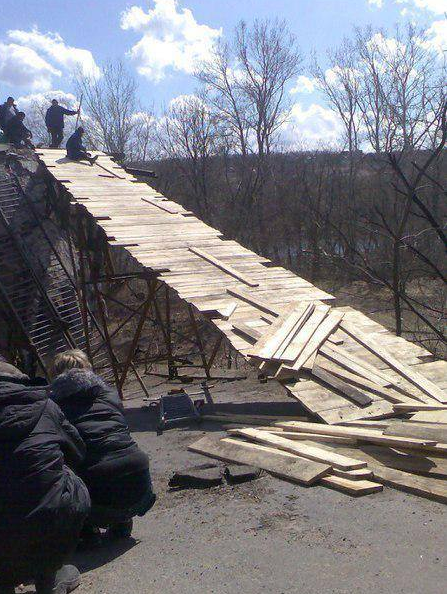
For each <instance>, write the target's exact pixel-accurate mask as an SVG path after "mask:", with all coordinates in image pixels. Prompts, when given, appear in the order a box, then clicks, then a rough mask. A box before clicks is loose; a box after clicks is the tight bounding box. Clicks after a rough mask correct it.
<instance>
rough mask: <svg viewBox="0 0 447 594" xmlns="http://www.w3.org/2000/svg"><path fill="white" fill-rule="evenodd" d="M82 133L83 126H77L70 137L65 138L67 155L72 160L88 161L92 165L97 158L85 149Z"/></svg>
mask: <svg viewBox="0 0 447 594" xmlns="http://www.w3.org/2000/svg"><path fill="white" fill-rule="evenodd" d="M83 135H84V128H81V127H79V128H78V129H77V130H76V131H75V132H73V134H72V135H71V136H70V138H69V139H68V140H67V144H66V147H67V157H68V158H69V159H72V160H73V161H88V162H89V163H90V165H93V164H94V163H95V161H96V159H97V158H98V155H96V157H92V156H91V154H90V153H88V152H87V149H86V148H85V146H84V145H83V144H82V136H83Z"/></svg>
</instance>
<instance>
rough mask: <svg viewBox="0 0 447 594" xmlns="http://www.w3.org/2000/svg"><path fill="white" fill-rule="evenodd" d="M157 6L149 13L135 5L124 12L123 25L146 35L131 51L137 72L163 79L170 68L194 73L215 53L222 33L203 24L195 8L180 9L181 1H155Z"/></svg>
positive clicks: (123, 27) (155, 78)
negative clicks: (212, 52)
mask: <svg viewBox="0 0 447 594" xmlns="http://www.w3.org/2000/svg"><path fill="white" fill-rule="evenodd" d="M153 4H154V7H153V8H150V9H149V10H148V11H147V12H145V11H144V10H143V9H142V8H141V7H139V6H132V7H130V8H128V9H127V10H125V11H124V12H123V13H122V15H121V28H122V29H124V30H130V29H131V30H133V31H137V32H139V33H142V35H143V36H142V38H141V39H140V41H138V42H137V43H136V44H135V45H134V46H133V47H132V48H131V50H130V51H129V56H130V57H131V59H132V60H133V61H134V63H135V65H136V68H137V71H138V72H139V73H140V74H141V75H143V76H147V77H148V78H151V79H152V80H154V81H160V80H161V79H163V78H164V77H165V76H166V73H167V71H168V70H174V71H179V72H186V73H188V74H191V73H192V72H194V70H195V69H196V68H197V66H198V65H199V64H200V62H202V61H203V60H206V59H207V58H208V57H209V56H210V53H211V50H212V47H213V45H214V43H215V41H216V40H217V39H218V38H219V37H220V35H221V34H222V30H221V29H213V28H211V27H208V25H201V24H199V23H198V22H197V21H196V19H195V17H194V15H193V13H192V12H191V10H189V9H188V8H181V9H180V8H179V6H178V3H177V0H154V3H153Z"/></svg>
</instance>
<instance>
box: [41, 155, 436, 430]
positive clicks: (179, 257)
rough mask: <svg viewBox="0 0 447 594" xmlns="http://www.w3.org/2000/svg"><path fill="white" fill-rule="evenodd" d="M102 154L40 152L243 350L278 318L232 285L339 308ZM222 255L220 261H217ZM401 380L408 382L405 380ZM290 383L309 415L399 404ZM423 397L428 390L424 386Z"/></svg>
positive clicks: (342, 416)
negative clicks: (249, 332) (254, 333)
mask: <svg viewBox="0 0 447 594" xmlns="http://www.w3.org/2000/svg"><path fill="white" fill-rule="evenodd" d="M97 154H98V155H99V158H98V161H97V164H96V165H94V166H93V167H91V166H90V165H89V164H87V163H77V162H73V161H70V160H69V159H67V158H66V157H65V151H62V150H55V149H39V150H38V155H39V156H40V160H41V161H42V163H43V164H44V165H45V166H46V167H47V169H48V171H49V172H50V173H51V175H52V176H53V177H54V178H55V179H56V180H57V181H58V182H60V183H61V184H62V185H63V186H64V187H65V188H66V189H67V190H68V192H69V193H70V194H71V196H72V197H73V203H75V204H79V205H82V207H83V208H85V210H86V212H87V213H88V214H89V215H91V216H92V217H94V218H95V220H96V221H97V224H98V225H100V226H101V227H102V228H103V229H104V231H105V232H106V234H107V237H108V239H109V242H110V245H112V246H122V248H123V249H125V250H126V251H127V252H128V253H129V254H131V255H132V256H133V257H134V258H135V259H136V260H137V261H138V262H139V263H140V264H142V265H143V266H144V267H146V268H148V269H154V270H160V269H166V272H162V273H161V274H160V280H162V281H164V282H165V283H166V284H167V285H169V287H170V288H171V289H173V290H174V291H175V292H176V293H177V294H178V295H179V296H180V297H181V298H182V299H184V300H185V301H186V302H187V303H189V304H191V305H192V306H194V307H195V308H196V309H197V310H198V311H199V312H201V313H202V314H204V315H207V316H208V317H209V318H210V319H211V320H212V322H213V323H214V324H215V326H216V327H217V328H218V329H219V330H220V331H221V332H222V333H223V334H224V335H225V336H226V338H227V339H228V340H229V341H230V342H231V343H232V345H233V346H234V347H235V348H236V349H237V350H239V351H240V352H241V353H242V354H246V353H247V352H248V351H249V350H250V348H251V347H252V345H253V342H249V341H248V339H247V340H246V339H245V338H244V337H243V335H241V334H240V333H238V332H236V331H235V329H234V328H233V325H232V324H233V323H235V322H239V323H243V324H246V325H248V326H250V327H252V328H255V329H256V330H258V331H259V332H261V333H262V332H264V331H265V330H266V329H267V328H268V327H269V321H268V318H269V316H268V314H266V313H265V312H263V311H261V310H260V309H259V308H258V307H255V306H253V305H251V304H250V303H247V301H245V300H241V299H239V298H238V297H236V296H235V295H234V294H230V293H228V292H227V289H230V290H232V289H234V290H236V291H239V290H240V291H243V292H244V293H245V294H247V293H248V294H249V295H250V296H252V297H255V298H256V299H258V300H262V301H263V302H266V303H268V304H269V306H271V307H272V309H274V310H275V309H276V310H278V311H281V310H283V309H284V308H286V307H287V306H288V305H289V304H291V303H294V302H297V301H302V302H306V303H312V302H314V303H321V302H326V303H331V304H332V301H333V297H332V296H331V295H329V294H328V293H326V292H325V291H322V290H321V289H319V288H317V287H315V286H314V285H312V284H311V283H310V282H308V281H306V280H305V279H303V278H300V277H298V276H296V275H295V274H294V273H292V272H290V271H288V270H286V269H284V268H282V267H278V266H271V265H270V266H269V265H267V266H266V264H269V261H268V260H267V259H266V258H263V257H262V256H259V255H258V254H256V253H254V252H252V251H250V250H248V249H246V248H244V247H243V246H241V245H240V244H238V243H237V242H236V241H230V240H226V239H225V238H224V237H223V236H222V234H221V233H220V232H219V231H218V230H217V229H214V228H212V227H210V226H209V225H206V224H205V223H204V222H202V221H201V220H199V219H198V218H196V217H195V216H193V215H192V213H190V212H188V211H187V210H185V209H184V208H183V207H182V206H181V205H179V204H177V203H175V202H173V201H171V200H168V199H166V198H165V197H164V196H163V195H162V194H160V193H159V192H157V191H156V190H154V189H152V188H151V187H150V186H149V185H147V184H145V183H140V182H138V181H137V180H136V178H134V177H133V176H132V175H130V174H128V173H126V172H125V171H124V170H123V169H122V168H121V167H120V166H118V165H117V164H116V163H114V162H113V161H112V160H111V158H110V157H108V156H106V155H104V154H103V153H97ZM190 248H193V249H190ZM196 248H197V249H196ZM213 260H217V264H218V265H216V263H213ZM233 305H236V309H235V310H234V312H233V313H232V314H231V317H230V319H222V317H223V316H225V313H226V312H228V311H231V309H232V306H233ZM333 309H335V310H336V311H340V312H344V314H345V319H348V320H349V321H350V322H351V323H354V324H355V325H356V327H357V328H358V329H360V330H362V331H363V332H366V333H368V334H369V335H371V336H373V337H376V338H379V339H380V342H381V344H382V345H384V346H386V349H387V350H388V351H389V352H390V353H391V354H393V355H394V356H395V357H397V358H399V359H400V361H402V362H404V363H406V364H408V365H410V366H415V365H416V366H417V368H418V371H419V372H420V373H422V374H425V375H426V376H427V377H430V379H431V380H432V381H434V382H435V383H437V384H438V385H440V387H442V388H444V387H445V377H446V376H447V374H446V369H447V364H446V363H445V362H436V363H426V362H427V361H431V359H432V356H431V354H430V353H429V352H428V351H426V350H424V349H423V348H421V347H419V346H417V345H415V344H413V343H410V342H408V341H406V340H404V339H402V338H398V337H396V336H394V335H393V334H392V333H391V332H389V331H388V330H387V329H386V328H384V327H383V326H381V325H380V324H377V323H376V322H374V321H373V320H371V319H369V318H368V317H367V316H365V315H364V314H362V313H361V312H359V311H356V310H354V309H352V308H337V307H333ZM342 348H343V349H344V350H345V351H346V352H347V353H352V354H355V355H356V356H357V357H361V358H362V359H364V360H365V361H367V362H369V363H371V364H373V365H375V366H376V367H378V368H380V369H386V372H387V374H390V375H393V374H394V372H393V371H391V370H389V369H387V366H386V364H384V363H383V362H381V361H379V360H378V359H377V358H376V357H375V356H374V355H372V354H371V353H369V352H368V351H367V350H366V349H363V348H362V347H361V346H360V345H359V344H358V343H356V342H355V341H354V340H352V339H350V338H349V337H346V336H344V341H343V344H342ZM394 375H395V374H394ZM402 383H403V384H405V385H406V386H407V387H408V386H409V384H406V383H405V380H403V379H402ZM441 384H442V385H441ZM285 385H286V387H287V389H288V390H289V392H290V393H291V394H292V395H293V396H294V397H295V398H297V399H298V400H299V401H300V402H301V403H302V404H303V405H304V406H305V407H306V408H307V409H308V410H309V411H310V412H312V413H314V414H316V415H318V416H319V417H320V419H322V420H323V421H325V422H327V423H335V422H340V421H345V420H354V419H363V418H379V417H383V416H388V415H391V414H393V409H392V403H391V402H389V401H386V400H384V399H383V398H381V397H380V396H379V395H374V396H373V402H372V403H371V404H370V405H368V406H366V407H360V406H359V405H357V404H356V403H354V402H351V401H349V400H348V399H347V398H345V397H344V396H342V395H339V394H337V393H335V392H334V391H331V390H330V389H328V388H326V387H323V386H322V385H321V383H318V382H317V381H315V379H307V380H304V381H301V380H300V381H293V382H289V383H286V384H285ZM411 389H414V390H416V388H411ZM416 393H417V395H419V392H418V390H416V392H415V394H416Z"/></svg>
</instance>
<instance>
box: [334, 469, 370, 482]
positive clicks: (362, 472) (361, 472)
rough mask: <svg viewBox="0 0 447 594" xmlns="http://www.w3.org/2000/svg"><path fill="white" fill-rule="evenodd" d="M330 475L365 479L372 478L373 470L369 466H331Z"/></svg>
mask: <svg viewBox="0 0 447 594" xmlns="http://www.w3.org/2000/svg"><path fill="white" fill-rule="evenodd" d="M331 475H334V476H339V477H340V478H344V479H348V480H350V481H367V480H370V479H372V478H373V472H372V470H370V469H369V468H358V469H357V470H340V469H339V468H333V469H332V472H331Z"/></svg>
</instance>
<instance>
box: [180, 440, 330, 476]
mask: <svg viewBox="0 0 447 594" xmlns="http://www.w3.org/2000/svg"><path fill="white" fill-rule="evenodd" d="M188 450H190V451H191V452H196V453H198V454H203V455H204V456H209V457H211V458H217V459H218V460H223V461H224V462H232V463H236V464H248V465H250V466H257V467H258V468H262V469H263V470H266V471H267V472H269V473H270V474H272V475H273V476H276V477H279V478H282V479H287V480H290V481H294V482H297V483H301V484H303V485H312V484H314V483H315V482H316V481H317V480H319V479H320V478H321V477H323V476H324V475H325V474H328V473H329V472H330V470H331V467H330V465H329V464H322V463H320V462H315V461H312V460H308V459H305V458H300V457H298V456H293V455H290V454H287V453H286V452H279V451H278V450H273V449H272V448H266V447H263V446H260V445H257V444H252V443H246V442H243V441H239V440H236V439H231V438H224V439H220V438H219V436H216V435H206V436H205V437H203V438H202V439H200V440H199V441H197V442H195V443H193V444H192V445H190V446H189V447H188Z"/></svg>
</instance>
